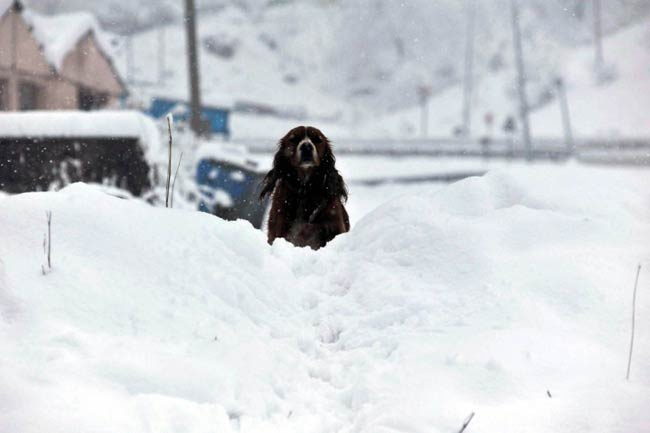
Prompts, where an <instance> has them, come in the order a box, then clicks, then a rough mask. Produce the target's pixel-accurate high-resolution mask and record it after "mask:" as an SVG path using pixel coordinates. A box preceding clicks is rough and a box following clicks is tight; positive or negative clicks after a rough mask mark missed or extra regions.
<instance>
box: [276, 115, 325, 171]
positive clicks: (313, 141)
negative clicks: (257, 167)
mask: <svg viewBox="0 0 650 433" xmlns="http://www.w3.org/2000/svg"><path fill="white" fill-rule="evenodd" d="M276 157H279V158H284V159H285V160H286V161H288V162H289V164H290V165H291V166H292V167H294V168H295V169H296V170H297V171H298V172H303V173H306V172H309V171H311V170H312V169H314V168H316V167H319V166H320V165H321V164H322V165H323V166H327V165H328V164H332V163H333V155H332V149H331V147H330V143H329V140H328V139H327V137H325V135H324V134H323V133H322V132H321V131H320V130H318V129H317V128H314V127H313V126H298V127H296V128H293V129H292V130H291V131H289V132H288V133H287V135H285V136H284V137H282V139H281V140H280V144H279V149H278V154H276Z"/></svg>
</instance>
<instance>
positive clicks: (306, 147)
mask: <svg viewBox="0 0 650 433" xmlns="http://www.w3.org/2000/svg"><path fill="white" fill-rule="evenodd" d="M298 150H299V152H300V161H302V162H307V161H313V160H314V146H313V145H312V144H310V143H302V144H301V145H300V147H299V148H298Z"/></svg>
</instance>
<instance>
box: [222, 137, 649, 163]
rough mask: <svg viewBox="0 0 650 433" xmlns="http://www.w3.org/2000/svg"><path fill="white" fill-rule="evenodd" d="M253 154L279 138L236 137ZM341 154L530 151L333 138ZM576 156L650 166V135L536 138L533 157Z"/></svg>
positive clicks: (511, 145) (451, 142) (475, 143)
mask: <svg viewBox="0 0 650 433" xmlns="http://www.w3.org/2000/svg"><path fill="white" fill-rule="evenodd" d="M233 143H235V144H241V145H242V146H244V147H246V148H247V149H248V150H249V151H250V152H253V153H271V152H274V151H275V149H276V146H277V144H276V143H277V140H271V139H268V140H266V139H236V140H234V141H233ZM333 145H334V147H335V149H336V153H337V154H356V155H389V156H418V155H422V156H433V157H473V158H476V157H480V158H507V159H524V158H526V152H525V150H524V147H523V144H522V143H521V142H519V141H518V140H515V139H513V140H509V139H495V140H490V141H481V140H464V139H436V138H432V139H405V140H392V139H391V140H386V139H381V140H367V139H363V140H360V139H349V140H348V139H337V140H333ZM571 157H573V158H575V159H576V160H579V161H581V162H585V163H596V164H622V165H639V166H644V165H647V166H650V138H648V139H610V138H607V139H579V140H575V143H574V145H573V146H572V147H569V146H567V145H566V143H565V142H564V141H563V140H559V139H537V140H534V142H533V146H532V152H531V158H532V159H534V160H555V161H562V160H566V159H569V158H571Z"/></svg>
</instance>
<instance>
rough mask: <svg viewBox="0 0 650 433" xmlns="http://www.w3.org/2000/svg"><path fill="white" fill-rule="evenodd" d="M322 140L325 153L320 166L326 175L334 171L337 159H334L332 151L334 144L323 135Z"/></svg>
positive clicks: (321, 157) (321, 156)
mask: <svg viewBox="0 0 650 433" xmlns="http://www.w3.org/2000/svg"><path fill="white" fill-rule="evenodd" d="M320 138H321V140H322V141H323V152H322V155H320V166H321V167H322V168H323V169H324V170H325V172H326V173H329V172H331V171H332V170H334V166H335V164H336V158H335V157H334V152H333V151H332V144H331V143H330V141H329V140H328V139H327V137H325V136H324V135H322V134H321V136H320Z"/></svg>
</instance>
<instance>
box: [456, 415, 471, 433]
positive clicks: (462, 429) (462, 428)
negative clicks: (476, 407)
mask: <svg viewBox="0 0 650 433" xmlns="http://www.w3.org/2000/svg"><path fill="white" fill-rule="evenodd" d="M473 418H474V412H472V413H471V414H469V416H468V417H467V419H466V420H465V422H464V423H463V426H462V427H461V428H460V430H458V433H463V432H464V431H465V429H466V428H467V426H468V425H469V423H470V422H472V419H473Z"/></svg>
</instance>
